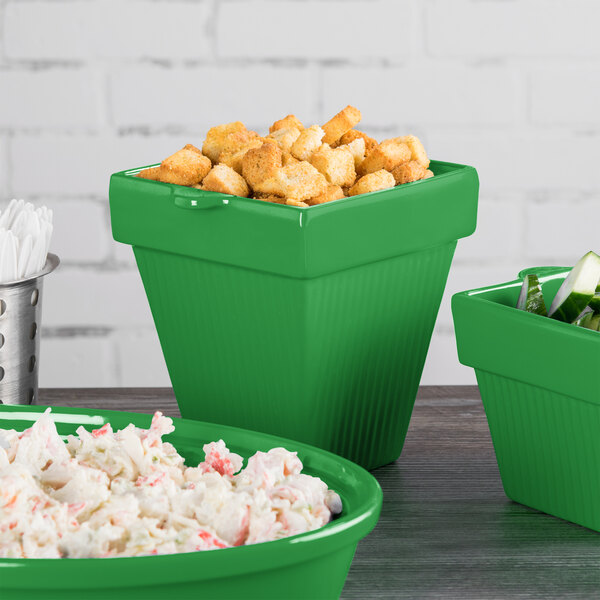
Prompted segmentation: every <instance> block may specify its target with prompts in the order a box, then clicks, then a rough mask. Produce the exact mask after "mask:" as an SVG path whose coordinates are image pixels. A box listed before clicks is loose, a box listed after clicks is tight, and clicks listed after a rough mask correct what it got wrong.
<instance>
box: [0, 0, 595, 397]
mask: <svg viewBox="0 0 600 600" xmlns="http://www.w3.org/2000/svg"><path fill="white" fill-rule="evenodd" d="M599 25H600V3H598V2H594V1H593V0H519V1H518V2H517V1H507V0H453V1H452V2H449V1H448V0H348V1H345V2H344V1H342V0H322V1H317V0H304V1H299V0H277V1H276V0H177V1H167V0H127V1H117V0H0V203H3V202H5V201H6V200H8V199H9V198H10V197H13V196H20V197H24V198H26V199H30V200H35V201H38V202H44V203H46V204H48V205H49V206H52V207H53V208H54V209H55V212H56V234H55V242H54V248H53V249H54V250H55V251H56V252H57V253H58V254H60V256H61V258H62V260H63V266H62V267H61V269H60V270H59V271H58V272H56V273H55V274H53V275H52V276H50V277H49V278H48V279H47V283H46V290H45V300H44V334H43V350H42V357H41V373H40V383H41V385H47V386H75V385H168V375H167V372H166V368H165V366H164V363H163V360H162V354H161V351H160V345H159V343H158V339H157V336H156V332H155V330H154V327H153V324H152V317H151V314H150V310H149V308H148V305H147V302H146V299H145V294H144V290H143V287H142V284H141V281H140V278H139V275H138V273H137V269H136V267H135V262H134V259H133V255H132V252H131V249H130V248H128V247H126V246H121V245H119V244H116V243H115V242H113V241H112V236H111V233H110V222H109V212H108V205H107V190H108V181H109V175H110V173H112V172H114V171H117V170H121V169H125V168H129V167H133V166H139V165H143V164H149V163H152V162H155V161H157V160H159V159H161V158H162V157H163V156H164V155H165V154H167V153H168V152H170V151H172V150H174V149H175V148H177V147H179V146H181V145H183V144H184V143H187V142H193V143H196V144H200V143H201V141H202V138H203V134H204V131H205V130H206V128H207V127H208V126H210V125H213V124H215V123H219V122H224V121H229V120H234V119H241V120H243V121H245V122H246V123H247V124H248V125H249V126H253V127H261V128H264V127H266V126H267V125H268V124H269V123H270V122H271V121H272V120H274V119H275V118H276V117H279V116H283V115H284V114H287V113H288V112H294V113H296V114H297V115H298V116H300V117H301V118H302V119H303V120H305V121H307V122H309V123H312V122H323V121H324V120H326V119H327V118H328V117H329V116H330V115H331V114H332V113H334V112H336V111H337V110H339V108H340V107H341V106H344V105H346V104H347V103H355V104H356V105H357V106H359V108H360V109H361V110H362V111H363V114H364V128H365V129H366V130H367V131H369V132H371V133H373V134H374V135H376V136H377V137H382V136H388V135H394V134H401V133H408V132H414V133H416V134H417V135H420V136H422V137H423V139H424V140H425V142H426V144H427V147H428V150H429V152H430V154H431V155H432V156H433V157H435V158H439V159H445V160H450V161H454V162H465V163H467V164H473V165H475V166H476V167H477V169H478V171H479V174H480V178H481V201H480V210H479V224H478V230H477V232H476V234H475V235H474V236H473V237H472V238H470V239H468V240H464V241H461V242H459V246H458V249H457V252H456V257H455V261H454V265H453V268H452V271H451V273H450V277H449V280H448V286H447V290H446V294H445V297H444V300H443V302H442V306H441V309H440V315H439V319H438V324H437V326H436V330H435V334H434V338H433V340H432V345H431V350H430V353H429V357H428V361H427V365H426V368H425V373H424V376H423V383H428V384H431V383H471V382H473V381H474V378H473V374H472V372H471V371H470V370H469V369H467V368H465V367H462V366H461V365H460V364H458V362H457V359H456V348H455V344H454V337H453V327H452V317H451V314H450V297H451V294H452V293H454V292H457V291H460V290H464V289H467V288H471V287H477V286H482V285H486V284H490V283H494V282H498V281H502V280H508V279H512V278H513V277H514V276H515V275H516V273H517V271H518V270H520V269H521V268H523V267H527V266H532V265H536V264H538V265H539V264H572V263H573V262H574V261H575V260H576V259H577V258H578V257H579V256H580V255H581V254H583V253H584V252H585V251H586V250H588V249H590V248H595V249H596V250H600V244H598V236H597V235H596V233H595V232H596V229H597V223H598V222H600V218H599V217H600V205H599V203H598V196H599V195H600V181H599V180H598V177H597V175H596V173H597V164H596V163H597V156H598V154H599V150H600V116H599V115H600V111H599V110H598V106H599V105H600V75H599V73H600V36H598V35H597V31H598V29H599Z"/></svg>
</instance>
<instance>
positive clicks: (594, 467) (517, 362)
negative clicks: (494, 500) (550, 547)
mask: <svg viewBox="0 0 600 600" xmlns="http://www.w3.org/2000/svg"><path fill="white" fill-rule="evenodd" d="M569 271H570V269H569V268H567V267H539V268H531V269H526V270H525V271H522V272H521V273H519V279H518V280H515V281H511V282H508V283H503V284H499V285H495V286H491V287H486V288H482V289H477V290H471V291H467V292H461V293H459V294H455V295H454V296H453V298H452V312H453V315H454V327H455V330H456V342H457V346H458V356H459V359H460V362H461V363H463V364H464V365H467V366H470V367H473V368H474V369H475V373H476V376H477V383H478V384H479V390H480V392H481V399H482V401H483V406H484V408H485V412H486V416H487V420H488V425H489V428H490V433H491V436H492V441H493V444H494V449H495V452H496V458H497V460H498V468H499V470H500V476H501V478H502V485H503V486H504V491H505V492H506V495H507V496H508V497H509V498H510V499H511V500H514V501H515V502H519V503H521V504H525V505H527V506H530V507H532V508H535V509H537V510H540V511H542V512H545V513H548V514H551V515H554V516H556V517H560V518H561V519H566V520H567V521H572V522H573V523H577V524H579V525H583V526H585V527H589V528H590V529H594V530H596V531H600V500H599V499H600V377H599V375H598V371H597V369H598V366H599V365H600V334H599V333H598V332H596V331H590V330H588V329H583V328H580V327H576V326H574V325H570V324H568V323H561V322H559V321H556V320H554V319H550V318H548V317H541V316H538V315H534V314H531V313H527V312H525V311H521V310H517V309H516V308H515V306H516V304H517V298H518V296H519V291H520V289H521V284H522V281H523V277H524V276H525V275H526V274H527V273H537V274H539V275H541V277H540V282H541V284H542V289H543V292H544V296H545V298H546V303H547V304H549V302H548V300H551V299H552V298H553V297H554V294H555V293H556V291H557V290H558V288H559V287H560V285H561V283H562V282H563V280H564V279H565V277H566V276H567V274H568V273H569Z"/></svg>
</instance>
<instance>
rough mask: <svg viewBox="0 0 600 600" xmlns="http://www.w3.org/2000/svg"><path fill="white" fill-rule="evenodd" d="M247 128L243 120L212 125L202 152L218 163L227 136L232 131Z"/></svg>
mask: <svg viewBox="0 0 600 600" xmlns="http://www.w3.org/2000/svg"><path fill="white" fill-rule="evenodd" d="M245 130H246V126H245V125H244V124H243V123H242V122H241V121H234V122H233V123H225V124H224V125H217V126H216V127H211V128H210V129H209V130H208V132H207V134H206V139H205V140H204V144H202V153H203V154H204V155H205V156H208V158H210V160H211V161H212V162H213V163H215V164H216V163H217V161H218V160H219V154H221V152H222V151H223V146H224V145H225V141H226V140H227V137H228V136H229V135H230V134H231V133H235V132H238V131H245Z"/></svg>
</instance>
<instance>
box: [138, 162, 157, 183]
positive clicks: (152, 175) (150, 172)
mask: <svg viewBox="0 0 600 600" xmlns="http://www.w3.org/2000/svg"><path fill="white" fill-rule="evenodd" d="M137 177H141V178H142V179H151V180H152V181H160V165H159V166H158V167H150V168H149V169H144V170H143V171H140V172H139V173H138V174H137Z"/></svg>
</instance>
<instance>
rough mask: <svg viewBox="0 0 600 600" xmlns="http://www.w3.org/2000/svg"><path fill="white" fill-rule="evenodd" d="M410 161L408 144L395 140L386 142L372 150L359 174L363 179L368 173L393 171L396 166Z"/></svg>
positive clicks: (361, 165) (363, 162)
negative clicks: (382, 170) (383, 170)
mask: <svg viewBox="0 0 600 600" xmlns="http://www.w3.org/2000/svg"><path fill="white" fill-rule="evenodd" d="M409 160H410V149H409V147H408V146H407V145H406V144H403V143H401V142H398V141H396V140H394V139H391V140H384V141H383V142H381V144H379V146H377V147H376V148H374V149H373V150H371V152H370V153H369V154H368V156H367V157H366V158H365V160H363V161H362V163H361V164H360V167H359V168H358V174H359V175H360V176H361V177H362V176H363V175H367V174H368V173H374V172H375V171H379V170H380V169H385V170H386V171H391V170H392V169H393V168H394V167H395V166H396V165H399V164H401V163H404V162H408V161H409Z"/></svg>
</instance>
